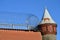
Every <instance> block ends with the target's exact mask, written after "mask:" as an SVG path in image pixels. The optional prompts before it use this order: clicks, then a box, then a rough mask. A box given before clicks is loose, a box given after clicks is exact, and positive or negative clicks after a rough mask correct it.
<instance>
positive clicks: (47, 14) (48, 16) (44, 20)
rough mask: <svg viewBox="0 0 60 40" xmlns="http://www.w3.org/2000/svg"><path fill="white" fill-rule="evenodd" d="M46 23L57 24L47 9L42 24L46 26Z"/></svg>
mask: <svg viewBox="0 0 60 40" xmlns="http://www.w3.org/2000/svg"><path fill="white" fill-rule="evenodd" d="M45 23H54V24H56V23H55V21H54V20H53V19H52V18H51V16H50V14H49V12H48V10H47V9H46V8H45V12H44V16H43V18H42V20H41V22H40V24H45Z"/></svg>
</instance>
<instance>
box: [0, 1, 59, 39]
mask: <svg viewBox="0 0 60 40" xmlns="http://www.w3.org/2000/svg"><path fill="white" fill-rule="evenodd" d="M45 7H47V9H48V11H49V13H50V15H51V16H52V18H53V19H54V20H55V21H56V23H57V24H58V26H57V40H60V38H59V37H60V22H59V21H60V14H59V13H60V0H0V22H1V21H2V22H6V20H7V21H8V16H9V17H10V16H11V17H13V15H16V16H17V18H18V17H19V16H18V15H21V14H22V13H24V14H25V13H27V14H29V15H30V14H33V15H36V16H37V17H38V18H39V20H40V21H41V18H42V15H43V13H44V8H45ZM5 17H6V19H4V18H5ZM4 20H5V21H4ZM9 20H10V19H9ZM12 20H13V18H12ZM13 21H14V20H13ZM13 21H12V23H14V22H16V20H15V21H14V22H13ZM19 21H20V20H17V22H19ZM17 22H16V23H17Z"/></svg>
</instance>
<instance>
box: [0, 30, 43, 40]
mask: <svg viewBox="0 0 60 40" xmlns="http://www.w3.org/2000/svg"><path fill="white" fill-rule="evenodd" d="M0 40H42V36H41V33H40V32H32V31H30V32H29V31H16V30H0Z"/></svg>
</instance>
